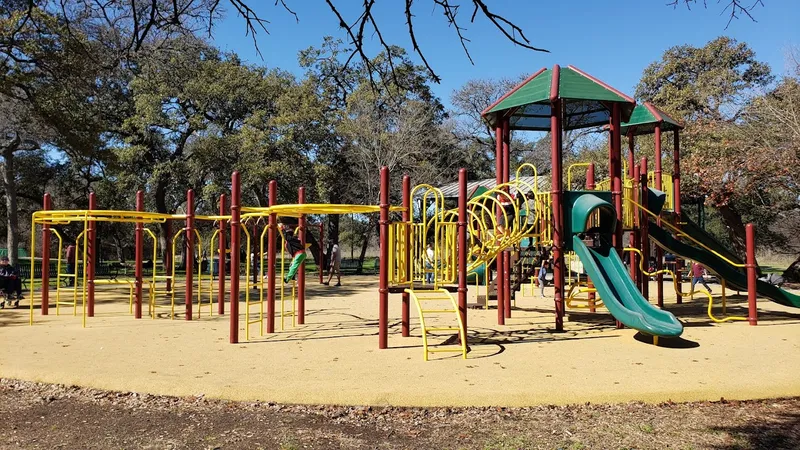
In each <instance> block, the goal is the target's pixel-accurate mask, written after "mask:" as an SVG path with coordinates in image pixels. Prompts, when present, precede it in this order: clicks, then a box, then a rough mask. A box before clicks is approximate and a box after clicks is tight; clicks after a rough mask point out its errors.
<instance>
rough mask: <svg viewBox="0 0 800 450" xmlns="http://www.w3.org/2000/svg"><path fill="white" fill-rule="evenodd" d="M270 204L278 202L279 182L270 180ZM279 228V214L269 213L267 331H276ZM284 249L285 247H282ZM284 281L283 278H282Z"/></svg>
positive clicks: (273, 204)
mask: <svg viewBox="0 0 800 450" xmlns="http://www.w3.org/2000/svg"><path fill="white" fill-rule="evenodd" d="M268 198H269V200H268V201H269V206H275V205H277V204H278V182H277V181H275V180H272V181H270V182H269V193H268ZM277 229H278V215H277V214H270V215H269V231H268V232H267V271H268V274H267V275H268V276H267V333H274V332H275V277H276V276H277V275H278V274H277V272H278V271H277V270H276V268H275V266H276V259H277V257H278V256H277V253H278V252H277V250H278V249H277V248H276V246H277V243H276V241H277ZM281 251H283V249H281ZM281 282H283V280H281Z"/></svg>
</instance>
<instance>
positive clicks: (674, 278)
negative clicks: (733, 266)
mask: <svg viewBox="0 0 800 450" xmlns="http://www.w3.org/2000/svg"><path fill="white" fill-rule="evenodd" d="M623 251H626V252H634V253H636V254H637V255H639V270H640V271H641V272H642V273H643V274H645V275H646V276H648V277H653V276H656V275H658V274H662V273H668V274H670V276H671V277H672V283H673V285H674V286H675V293H676V294H678V295H680V296H681V297H683V298H687V297H688V298H692V297H693V296H694V293H695V292H699V293H700V294H703V295H705V296H706V297H708V317H709V319H711V320H712V321H713V322H716V323H722V322H729V321H732V320H747V317H741V316H728V317H725V318H724V319H718V318H716V317H714V314H713V311H712V308H713V306H714V298H713V297H712V296H711V293H710V292H708V291H705V290H704V291H695V290H694V289H692V291H691V292H688V293H685V292H682V291H681V288H680V283H681V282H680V278H679V277H678V276H676V275H675V272H673V271H671V270H669V269H661V270H657V271H655V272H648V271H647V270H646V269H645V268H644V257H643V255H642V251H641V250H639V249H638V248H633V247H626V248H624V249H623ZM726 301H727V299H726V297H725V295H724V285H723V296H722V302H723V303H722V310H723V314H724V313H725V311H726V308H727V307H726V304H725V303H726Z"/></svg>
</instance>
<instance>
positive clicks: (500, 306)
mask: <svg viewBox="0 0 800 450" xmlns="http://www.w3.org/2000/svg"><path fill="white" fill-rule="evenodd" d="M497 120H498V123H497V126H496V127H495V130H494V135H495V153H494V155H495V156H494V162H495V183H496V185H497V186H499V185H501V184H503V125H502V123H500V122H499V120H500V117H499V115H498V118H497ZM496 214H497V218H498V219H499V218H500V217H501V215H502V214H503V213H502V211H501V209H500V206H497V210H496ZM495 264H496V265H497V267H496V269H497V270H496V271H495V272H496V273H495V276H494V292H495V294H496V297H497V324H498V325H505V324H506V314H505V302H504V301H503V294H504V293H505V289H504V286H503V284H504V283H503V281H504V278H503V257H502V253H501V254H499V255H497V256H496V257H495ZM486 303H487V304H488V303H489V291H488V289H487V291H486Z"/></svg>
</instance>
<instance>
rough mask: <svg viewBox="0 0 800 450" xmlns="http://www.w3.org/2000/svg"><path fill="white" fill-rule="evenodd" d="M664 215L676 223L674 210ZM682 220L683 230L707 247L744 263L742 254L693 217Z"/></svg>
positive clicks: (738, 262) (740, 269)
mask: <svg viewBox="0 0 800 450" xmlns="http://www.w3.org/2000/svg"><path fill="white" fill-rule="evenodd" d="M662 216H666V217H667V218H668V219H669V221H670V223H672V224H673V225H674V224H675V213H673V212H672V211H667V212H665V213H662ZM681 220H682V222H683V224H681V231H682V232H684V233H686V234H688V235H689V236H691V237H693V238H694V239H696V240H697V241H699V242H700V243H702V244H703V245H705V246H706V247H708V248H710V249H711V250H714V251H715V252H717V253H719V254H720V255H722V256H724V257H726V258H728V259H730V260H731V261H733V262H735V263H737V264H744V260H743V259H742V258H741V256H739V255H738V254H736V253H735V252H734V251H732V250H731V249H729V248H728V247H726V246H725V245H724V244H722V243H721V242H720V241H718V240H717V239H716V238H714V236H712V235H711V234H709V233H708V232H707V231H706V230H704V229H703V228H702V227H700V226H699V225H697V224H696V223H694V222H693V221H692V219H690V218H688V217H686V216H685V215H684V217H682V218H681ZM737 270H739V271H740V272H744V269H743V268H738V267H737ZM758 275H759V276H761V268H760V267H759V268H758Z"/></svg>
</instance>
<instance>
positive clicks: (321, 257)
mask: <svg viewBox="0 0 800 450" xmlns="http://www.w3.org/2000/svg"><path fill="white" fill-rule="evenodd" d="M324 271H325V221H324V220H321V221H320V222H319V284H322V283H324V280H323V279H322V276H323V273H322V272H324Z"/></svg>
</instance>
